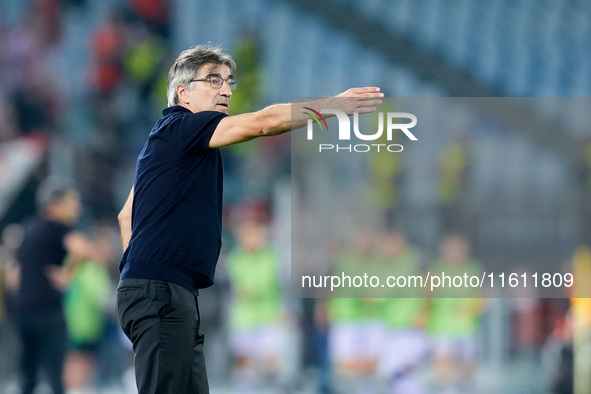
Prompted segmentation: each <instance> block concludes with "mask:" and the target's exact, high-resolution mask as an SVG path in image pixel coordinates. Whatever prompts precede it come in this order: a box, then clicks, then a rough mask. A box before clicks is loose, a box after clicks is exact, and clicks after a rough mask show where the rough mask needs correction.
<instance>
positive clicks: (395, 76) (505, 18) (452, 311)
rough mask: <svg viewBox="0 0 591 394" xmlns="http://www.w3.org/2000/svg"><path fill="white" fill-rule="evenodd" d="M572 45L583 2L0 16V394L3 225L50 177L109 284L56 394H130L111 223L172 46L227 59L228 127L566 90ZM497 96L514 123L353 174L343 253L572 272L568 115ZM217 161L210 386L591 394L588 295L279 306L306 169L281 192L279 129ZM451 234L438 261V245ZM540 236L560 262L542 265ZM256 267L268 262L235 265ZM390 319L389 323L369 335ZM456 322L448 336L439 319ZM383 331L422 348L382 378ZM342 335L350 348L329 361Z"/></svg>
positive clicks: (585, 172)
mask: <svg viewBox="0 0 591 394" xmlns="http://www.w3.org/2000/svg"><path fill="white" fill-rule="evenodd" d="M589 38H591V3H589V2H587V1H583V0H554V1H550V0H545V1H540V0H521V1H507V0H491V1H487V2H482V1H478V0H420V1H416V0H367V1H354V0H324V1H312V0H297V1H296V0H250V1H238V0H217V1H215V2H213V1H204V0H125V1H115V0H102V1H98V0H30V1H27V0H2V1H0V231H2V243H1V249H0V268H1V270H0V278H1V279H2V280H1V281H0V286H2V292H1V293H0V294H1V295H2V303H1V304H0V305H1V306H0V393H16V392H18V387H19V380H18V373H17V367H16V366H17V363H16V361H15V360H18V358H19V354H20V353H19V352H20V347H19V343H18V340H17V338H16V336H15V330H14V325H13V316H12V315H11V289H12V287H11V285H13V283H12V282H11V278H10V275H9V274H8V272H10V269H9V268H10V266H11V265H12V264H14V258H13V253H14V250H15V248H16V247H18V243H19V223H20V222H22V220H23V219H24V218H26V217H27V216H29V215H31V214H33V213H34V211H35V191H36V189H37V186H38V184H39V183H40V182H41V181H42V180H43V179H45V178H46V177H48V176H52V175H58V176H61V177H65V178H68V179H71V180H73V181H74V182H75V184H76V185H77V187H78V188H79V190H80V192H81V196H82V201H83V207H84V213H83V216H82V218H81V220H80V222H79V223H78V225H79V228H80V229H82V230H85V231H87V232H88V234H89V235H90V236H92V237H93V238H94V239H95V240H96V243H97V245H100V246H101V247H102V248H104V250H105V254H104V259H103V260H104V261H103V263H105V264H104V265H103V268H104V270H103V271H105V270H106V272H107V273H108V278H109V279H108V280H106V281H101V285H100V286H99V287H100V289H99V290H97V291H95V292H94V293H93V294H92V295H91V296H90V297H91V298H93V299H94V300H95V302H94V304H95V305H100V308H98V309H96V308H95V309H96V310H95V311H94V312H95V315H98V316H99V318H97V325H99V326H100V329H99V330H97V331H96V332H95V333H94V334H93V335H94V337H92V338H88V340H89V341H92V342H93V343H94V344H95V345H96V346H94V347H93V348H92V349H93V350H92V351H88V352H79V351H77V349H73V350H72V354H71V357H70V358H69V367H68V368H66V369H67V370H66V372H65V373H66V375H67V380H68V382H69V387H70V391H71V392H83V393H84V392H89V393H94V392H104V393H133V392H134V388H133V387H134V384H133V371H132V369H131V366H132V354H131V352H130V348H129V343H128V342H127V340H126V339H125V338H123V337H122V336H121V334H120V330H119V329H118V327H117V324H116V321H115V318H114V310H113V305H114V299H113V298H114V287H115V286H116V283H117V278H118V272H117V264H118V260H119V257H120V252H119V249H120V248H119V244H118V242H119V240H118V230H117V227H116V216H117V213H118V211H119V209H120V208H121V207H122V205H123V203H124V201H125V198H126V197H127V194H128V193H129V190H130V188H131V185H132V182H133V173H134V166H135V159H136V157H137V154H138V153H139V151H140V149H141V147H142V145H143V143H144V142H145V139H146V136H147V134H148V132H149V130H150V129H151V127H152V125H153V123H154V122H155V121H156V120H157V119H158V118H159V117H160V113H161V112H160V111H161V110H162V108H163V107H164V106H165V105H166V100H165V96H166V95H165V89H166V76H167V72H168V67H169V66H170V64H171V63H172V62H173V61H174V59H175V58H176V56H177V55H178V53H179V52H180V51H182V50H183V49H186V48H187V47H189V46H192V45H195V44H199V43H206V42H211V43H213V44H220V45H221V46H223V47H225V48H226V49H227V50H228V51H229V52H230V53H231V54H233V56H234V58H235V60H236V62H237V64H238V69H237V73H236V77H237V79H238V80H239V86H238V89H237V90H236V91H235V92H234V95H233V98H232V106H231V113H241V112H245V111H252V110H256V109H259V108H261V107H263V106H265V105H269V104H272V103H275V102H288V101H290V100H292V99H293V98H301V97H318V96H324V95H332V94H337V93H340V92H342V91H344V90H346V89H348V88H349V87H352V86H366V85H370V86H380V87H381V88H382V90H383V91H384V92H385V93H386V95H387V96H389V97H448V96H457V97H507V96H509V97H588V96H589V95H590V93H591V51H590V50H589V44H588V43H589ZM507 103H510V104H507V105H509V106H510V109H511V110H512V111H513V113H514V116H515V117H517V118H523V119H525V121H526V122H527V123H528V124H529V125H534V127H532V128H525V127H522V126H521V125H520V123H519V121H515V123H513V124H511V125H509V126H507V125H504V124H499V123H498V122H494V120H493V121H490V122H481V123H479V124H478V125H476V126H474V125H470V127H469V128H462V129H458V128H456V127H452V126H453V125H446V127H442V129H441V134H440V135H438V136H437V139H436V140H428V139H423V140H422V141H421V148H420V150H419V151H417V152H415V154H410V155H404V153H401V154H400V155H394V156H388V158H383V157H380V158H377V157H376V158H375V159H374V161H375V162H376V163H375V167H376V168H380V169H381V170H376V171H375V176H376V177H377V179H378V181H376V183H375V184H374V186H375V187H379V188H381V189H380V190H381V192H380V194H379V195H380V196H381V200H380V201H376V202H375V204H376V206H379V207H381V209H382V210H383V214H384V217H385V218H389V219H387V220H385V223H386V224H385V225H384V226H383V227H382V228H379V229H372V231H373V232H374V233H373V236H372V237H368V236H367V234H362V232H360V233H359V234H358V235H357V236H356V237H355V240H356V241H355V240H353V241H354V242H356V243H357V249H358V250H357V252H358V253H360V255H362V256H365V257H363V258H369V257H367V256H370V255H382V257H383V256H384V255H386V256H390V257H389V258H390V259H396V258H398V256H399V253H398V252H400V251H398V252H396V250H394V251H387V250H386V251H384V250H381V249H380V245H382V246H383V245H384V244H386V245H390V244H392V245H398V247H399V249H400V250H403V249H405V248H412V250H413V253H415V252H416V254H417V255H420V257H417V258H420V259H421V261H423V264H430V263H431V262H441V261H443V262H445V261H446V260H454V259H456V260H462V261H468V260H469V261H486V260H487V258H489V257H490V254H491V252H492V251H495V252H496V251H498V250H503V251H506V252H507V253H506V256H505V257H506V258H507V259H508V260H507V262H506V264H507V265H509V266H512V267H515V269H514V270H517V268H516V267H521V265H520V264H523V265H524V266H529V267H531V266H532V265H533V267H534V269H535V264H534V263H535V261H536V260H537V259H543V260H552V261H553V264H554V265H553V266H554V267H561V268H562V269H563V270H564V272H575V271H576V272H582V273H583V274H585V273H588V274H589V275H590V276H591V257H590V256H591V253H590V252H589V251H588V249H587V246H586V245H587V244H589V243H590V242H591V231H590V230H591V220H590V219H591V216H590V215H591V202H590V201H591V199H590V197H591V194H590V193H591V130H590V128H589V125H591V119H590V116H591V115H590V114H591V112H590V111H588V104H589V102H588V101H587V100H574V101H573V100H563V101H561V100H552V101H549V104H548V105H541V106H536V107H535V108H531V107H530V106H528V102H527V101H519V100H515V101H507ZM387 110H390V109H384V111H387ZM504 110H507V108H504ZM532 130H533V131H532ZM419 138H420V137H419ZM223 155H224V165H225V224H226V228H225V234H224V250H223V252H222V256H221V258H220V262H219V264H218V271H217V280H216V284H215V285H214V286H213V287H212V288H210V289H207V290H204V291H203V292H202V295H201V300H200V306H201V309H202V311H201V312H202V318H203V327H202V330H203V331H204V332H205V335H206V344H205V352H206V358H207V361H208V371H209V376H210V381H211V391H212V393H232V392H237V391H250V392H270V393H275V392H302V393H317V392H318V393H320V392H323V393H329V392H337V393H340V392H344V393H347V392H352V393H356V392H368V393H372V392H373V393H381V392H384V393H387V392H404V393H412V392H428V393H429V392H433V393H437V392H450V393H456V392H457V393H472V392H473V393H499V392H506V393H569V392H577V393H582V394H584V393H591V378H590V376H591V349H590V341H589V332H590V331H591V330H590V327H591V323H590V320H591V318H590V316H589V315H590V314H591V306H590V305H589V303H588V299H575V298H569V294H566V293H565V294H564V295H563V296H562V297H556V298H537V297H536V294H535V293H528V292H521V293H518V294H511V293H507V292H502V293H499V294H495V295H496V296H498V297H496V298H490V299H487V300H486V301H485V302H484V301H483V302H477V303H473V302H472V303H468V304H465V303H464V304H462V303H459V304H458V305H455V304H454V305H437V302H432V303H424V304H421V305H418V306H417V305H414V304H413V306H412V307H410V306H409V305H408V304H405V305H404V306H400V305H390V304H388V303H386V302H384V303H379V302H378V303H372V302H369V303H368V302H357V303H355V301H353V302H352V304H351V303H350V304H348V305H342V304H341V305H338V302H337V303H336V304H337V305H335V302H334V301H326V300H321V299H313V298H304V299H299V298H292V297H291V296H290V289H289V275H290V264H291V263H292V261H291V253H290V247H289V240H290V231H291V221H290V217H291V214H292V199H293V198H297V197H298V194H297V193H296V194H294V195H292V185H293V184H294V182H296V183H295V185H296V186H297V187H298V188H301V187H303V186H302V185H310V187H311V186H313V185H314V182H322V172H321V171H320V172H316V173H314V174H310V177H311V178H315V179H316V180H315V181H314V180H312V181H307V182H308V183H306V182H299V181H298V180H292V178H291V167H292V161H291V160H292V156H291V154H290V137H289V136H283V137H278V138H269V139H262V140H259V141H254V142H250V143H247V144H243V145H239V146H235V147H231V148H226V149H224V152H223ZM350 171H352V172H354V171H355V168H352V169H350ZM417 174H418V175H419V176H417ZM298 182H299V183H298ZM299 190H300V189H296V192H297V191H299ZM475 202H477V203H475ZM295 213H298V214H299V213H300V212H299V211H297V212H295ZM393 218H396V219H393ZM304 219H305V220H310V221H311V224H312V225H313V222H314V217H310V218H308V217H304ZM392 227H395V230H396V231H395V232H396V234H394V235H393V234H389V231H390V230H393V228H392ZM450 237H451V238H452V239H455V240H456V241H455V246H452V247H444V246H443V245H446V244H447V241H449V238H450ZM454 237H455V238H454ZM370 240H374V241H373V242H372V241H370ZM376 240H382V241H383V242H376ZM556 240H558V241H556ZM550 241H552V242H553V243H552V245H559V247H554V248H551V250H548V248H547V247H545V246H546V245H548V242H550ZM452 244H453V242H452ZM401 245H402V246H401ZM394 249H396V248H394ZM449 249H451V250H455V251H456V252H455V253H454V252H449ZM446 251H447V252H446ZM259 253H262V255H260V256H259V255H258V254H259ZM412 255H413V256H414V254H412ZM261 256H263V257H261ZM337 256H338V253H335V255H334V256H326V258H327V259H334V260H335V264H336V263H338V262H339V261H338V260H339V258H338V257H337ZM458 256H459V257H458ZM524 256H526V257H524ZM525 258H527V261H525V260H524V259H525ZM532 260H533V261H532ZM257 261H265V262H267V264H263V265H261V266H257V269H256V270H254V269H253V270H249V269H242V266H244V264H247V267H248V264H256V262H257ZM520 269H521V268H520ZM269 272H272V273H274V275H268V273H269ZM93 277H95V276H93ZM263 277H264V278H266V279H265V280H266V282H265V286H261V285H260V284H261V283H262V282H260V281H261V280H262V279H261V278H263ZM257 281H258V282H257ZM257 284H258V285H257ZM89 286H90V285H89ZM92 287H93V288H94V287H96V283H94V284H93V286H92ZM101 289H102V290H101ZM261 289H266V291H262V290H261ZM72 292H73V290H72ZM72 292H71V293H70V294H72ZM249 294H250V295H253V294H254V296H252V297H250V296H248V295H249ZM71 297H72V296H71ZM253 300H254V301H253ZM401 308H402V309H404V310H405V311H406V315H407V319H406V320H405V321H397V322H392V321H390V320H391V319H390V320H389V318H390V317H391V316H393V315H397V313H398V312H397V311H398V310H402V309H401ZM263 310H264V311H265V313H261V311H263ZM442 314H443V315H445V316H446V317H445V318H443V317H442ZM458 316H463V317H464V318H465V320H463V321H464V325H463V327H457V326H456V327H453V325H450V324H448V323H449V321H450V320H452V321H454V320H461V319H460V318H459V317H458ZM466 316H467V317H466ZM95 317H96V316H95ZM351 327H353V329H352V330H351V329H350V328H351ZM446 329H447V332H445V330H446ZM402 331H404V332H406V333H407V334H408V332H409V331H412V332H413V333H417V332H418V333H419V334H420V335H419V337H420V339H418V340H417V341H418V342H417V345H416V346H415V347H414V348H415V349H422V350H421V351H420V352H418V353H420V354H417V355H415V357H413V358H411V359H407V360H400V361H399V363H398V367H396V368H398V369H396V368H395V367H393V366H392V365H388V362H387V360H388V359H389V358H388V357H387V355H386V356H384V355H383V354H382V353H383V349H382V352H380V347H384V348H387V349H386V350H388V349H389V350H388V351H391V354H395V353H397V349H399V347H397V346H396V343H398V342H396V341H400V338H407V337H404V336H402V337H400V336H397V335H398V334H399V333H400V332H402ZM459 332H461V334H458V333H459ZM446 335H447V336H446ZM359 338H365V340H366V339H367V338H374V339H375V338H383V342H380V341H377V342H376V341H374V342H375V343H373V344H372V343H369V344H367V346H366V345H364V344H363V343H362V341H361V340H359ZM412 338H413V340H414V339H416V337H412ZM370 342H371V341H370ZM403 342H404V340H403ZM351 343H353V344H355V346H353V347H363V348H364V349H365V351H362V352H361V353H354V354H352V353H350V352H347V351H346V349H348V348H349V347H350V346H349V345H350V344H351ZM376 343H377V345H376ZM380 343H383V344H388V346H386V345H384V346H380ZM573 344H574V345H573ZM573 349H575V350H573ZM410 353H411V352H409V354H410ZM348 357H353V361H355V362H352V363H351V362H349V361H348ZM384 360H386V361H384ZM409 382H410V383H409ZM405 385H407V386H405ZM38 392H39V393H44V392H47V389H46V387H45V386H41V387H40V388H39V390H38Z"/></svg>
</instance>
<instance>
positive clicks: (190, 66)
mask: <svg viewBox="0 0 591 394" xmlns="http://www.w3.org/2000/svg"><path fill="white" fill-rule="evenodd" d="M208 63H213V64H217V65H226V66H228V68H229V69H230V72H232V73H234V71H235V70H236V62H234V59H232V56H230V55H229V54H227V53H226V52H225V51H224V50H223V49H222V48H221V47H219V46H213V45H210V44H207V45H196V46H193V47H191V48H189V49H187V50H185V51H183V52H181V54H180V55H179V57H178V58H177V59H176V60H175V62H174V64H173V65H172V67H170V71H169V72H168V84H167V87H166V98H167V100H168V106H169V107H172V106H173V105H177V104H178V102H179V98H178V95H177V92H176V88H177V86H179V85H187V84H189V83H190V82H191V79H193V78H195V74H197V72H198V71H199V69H200V68H201V67H202V66H204V65H205V64H208Z"/></svg>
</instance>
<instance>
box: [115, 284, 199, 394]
mask: <svg viewBox="0 0 591 394" xmlns="http://www.w3.org/2000/svg"><path fill="white" fill-rule="evenodd" d="M117 314H118V316H119V323H120V325H121V328H122V329H123V331H124V332H125V335H127V337H128V338H129V339H130V340H131V342H132V343H133V351H134V354H135V358H134V364H135V377H136V384H137V387H138V392H139V394H151V393H154V394H156V393H158V394H168V393H170V394H183V393H187V394H202V393H203V394H205V393H209V386H208V382H207V373H206V370H205V359H204V357H203V334H202V333H201V332H200V331H199V323H200V322H199V320H200V316H199V306H198V304H197V297H195V296H194V295H193V294H192V293H191V292H190V291H189V290H187V289H185V288H184V287H182V286H179V285H177V284H175V283H172V282H167V281H162V280H149V279H123V280H121V282H120V283H119V286H118V287H117Z"/></svg>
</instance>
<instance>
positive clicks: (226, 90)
mask: <svg viewBox="0 0 591 394" xmlns="http://www.w3.org/2000/svg"><path fill="white" fill-rule="evenodd" d="M220 96H227V97H231V96H232V89H230V84H228V82H226V81H224V84H223V85H222V87H221V88H220Z"/></svg>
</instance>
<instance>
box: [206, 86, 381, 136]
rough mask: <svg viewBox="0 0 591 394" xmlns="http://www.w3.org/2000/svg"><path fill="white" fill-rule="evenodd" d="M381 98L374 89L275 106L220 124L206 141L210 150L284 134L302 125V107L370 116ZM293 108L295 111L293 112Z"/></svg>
mask: <svg viewBox="0 0 591 394" xmlns="http://www.w3.org/2000/svg"><path fill="white" fill-rule="evenodd" d="M383 97H384V94H383V93H381V92H380V88H377V87H365V88H352V89H349V90H347V91H345V92H343V93H341V94H338V95H336V96H332V97H326V98H322V99H319V100H315V101H310V102H307V103H294V104H276V105H272V106H270V107H267V108H264V109H262V110H260V111H256V112H250V113H246V114H241V115H234V116H228V117H226V118H224V119H222V120H221V121H220V123H219V124H218V126H217V127H216V129H215V132H214V133H213V136H212V137H211V140H210V141H209V147H210V148H221V147H223V146H228V145H233V144H237V143H239V142H244V141H249V140H252V139H254V138H257V137H264V136H271V135H278V134H283V133H286V132H288V131H290V130H292V129H298V128H300V127H303V126H305V125H306V122H307V120H308V117H307V116H306V115H304V114H303V112H304V107H309V108H312V109H314V110H317V111H320V110H321V109H328V108H330V109H338V110H341V111H343V112H345V113H346V114H347V115H352V114H353V113H354V112H358V113H370V112H374V111H375V110H376V108H375V107H376V106H377V105H380V104H382V100H381V99H382V98H383ZM294 107H297V108H294Z"/></svg>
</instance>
